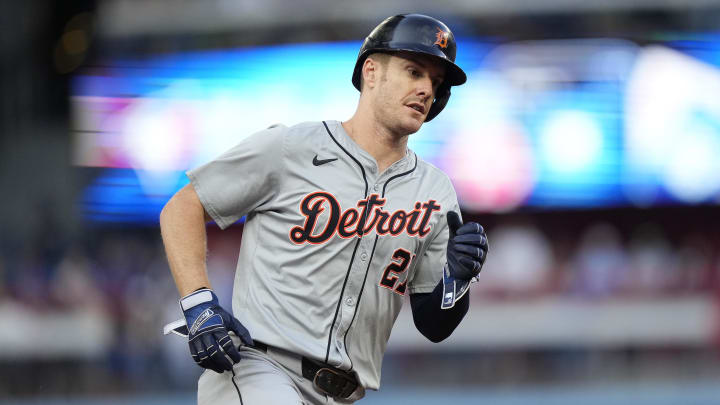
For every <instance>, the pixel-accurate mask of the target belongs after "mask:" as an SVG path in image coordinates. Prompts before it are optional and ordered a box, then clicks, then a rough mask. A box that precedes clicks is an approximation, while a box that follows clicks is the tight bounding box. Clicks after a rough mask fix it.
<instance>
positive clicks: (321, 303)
mask: <svg viewBox="0 0 720 405" xmlns="http://www.w3.org/2000/svg"><path fill="white" fill-rule="evenodd" d="M455 52H456V44H455V38H454V37H453V34H452V32H451V31H450V30H449V29H448V27H447V26H446V25H445V24H443V23H442V22H440V21H438V20H436V19H434V18H431V17H428V16H424V15H419V14H409V15H397V16H393V17H390V18H388V19H386V20H385V21H383V22H382V23H381V24H380V25H378V26H377V27H376V28H375V29H374V30H373V31H372V32H371V33H370V35H369V36H368V37H367V38H366V40H365V42H364V44H363V45H362V48H361V49H360V53H359V56H358V59H357V63H356V66H355V70H354V72H353V76H352V83H353V85H354V86H355V87H356V88H357V89H358V90H360V100H359V103H358V107H357V110H356V112H355V114H354V115H353V116H352V118H350V119H349V120H347V121H345V122H339V121H322V122H308V123H302V124H299V125H295V126H291V127H285V126H281V125H278V126H273V127H270V128H268V129H266V130H263V131H261V132H259V133H256V134H254V135H252V136H250V137H249V138H247V139H245V140H243V141H242V142H240V143H239V144H238V145H237V146H235V147H234V148H232V149H230V150H229V151H227V152H226V153H224V154H223V155H222V156H220V157H218V158H217V159H216V160H214V161H212V162H210V163H208V164H206V165H203V166H201V167H198V168H196V169H194V170H190V171H189V172H188V173H187V175H188V176H189V178H190V180H191V183H190V184H189V185H188V186H186V187H184V188H182V189H181V190H180V191H178V192H177V194H175V195H174V196H173V197H172V199H171V200H170V201H169V202H168V203H167V205H166V206H165V207H164V208H163V211H162V213H161V215H160V225H161V230H162V237H163V241H164V244H165V249H166V252H167V257H168V261H169V264H170V268H171V271H172V274H173V277H174V279H175V283H176V285H177V288H178V290H179V292H180V295H181V297H182V298H181V300H180V307H181V309H182V311H183V314H184V319H183V320H181V321H180V322H178V323H173V324H171V325H168V326H167V327H166V332H169V331H174V332H176V333H179V334H183V335H187V338H188V341H189V346H190V352H191V355H192V358H193V359H194V360H195V362H196V363H197V364H199V365H200V366H201V367H203V368H206V369H207V370H205V372H204V373H203V374H202V376H201V377H200V380H199V382H198V403H199V404H251V405H253V404H320V403H322V404H327V403H351V402H353V401H355V400H358V399H360V398H362V397H363V395H364V393H365V390H366V389H378V387H379V385H380V366H381V361H382V358H383V354H384V352H385V348H386V344H387V341H388V338H389V337H390V331H391V328H392V326H393V323H394V322H395V319H396V317H397V315H398V312H399V311H400V307H401V306H402V303H403V296H405V295H409V296H410V303H411V306H412V313H413V318H414V321H415V325H416V326H417V329H418V330H419V331H420V332H421V333H422V334H423V335H424V336H426V337H427V338H428V339H430V340H431V341H433V342H439V341H441V340H443V339H445V338H446V337H448V336H449V335H450V334H451V333H452V331H453V330H454V329H455V327H456V326H457V325H458V324H459V323H460V321H461V320H462V318H463V317H464V315H465V313H466V312H467V310H468V305H469V301H468V300H469V298H468V295H467V294H465V293H466V292H467V290H468V285H469V284H470V281H471V280H473V279H474V278H475V277H476V276H477V275H478V273H479V272H480V269H481V267H482V265H483V263H484V261H485V257H486V254H487V247H488V245H487V238H486V235H485V232H484V230H483V228H482V226H480V225H479V224H477V223H466V224H464V225H463V224H462V222H461V219H460V217H459V215H458V212H459V208H458V203H457V197H456V194H455V190H454V189H453V187H452V185H451V183H450V180H449V179H448V177H447V176H446V175H445V174H444V173H442V172H441V171H440V170H438V169H437V168H435V167H434V166H432V165H430V164H428V163H426V162H424V161H423V160H422V159H420V158H419V157H418V156H417V155H416V154H415V153H413V152H412V151H411V150H409V149H408V148H407V141H408V136H410V135H411V134H413V133H415V132H417V131H418V130H419V129H420V127H421V126H422V124H423V123H424V122H427V121H430V120H432V119H433V118H434V117H435V116H437V114H438V113H440V112H441V111H442V109H443V108H444V107H445V105H446V103H447V101H448V99H449V97H450V88H451V86H457V85H460V84H463V83H464V82H465V81H466V76H465V73H464V72H463V70H462V69H460V68H459V67H458V66H457V65H456V64H455V63H454V61H455ZM242 216H246V223H245V227H244V231H243V239H242V245H241V247H240V254H239V258H238V263H237V268H236V274H235V281H234V288H233V297H232V314H231V313H230V312H228V311H227V310H226V309H225V308H222V307H221V306H220V305H219V304H218V297H217V296H216V295H215V293H214V292H213V290H212V286H211V285H210V282H209V281H208V277H207V274H206V267H205V253H206V252H205V250H206V234H205V224H206V223H207V222H208V221H210V220H213V221H215V223H216V224H217V225H218V226H220V228H223V229H224V228H227V227H228V226H230V225H231V224H233V223H235V222H236V221H238V220H239V219H240V218H241V217H242Z"/></svg>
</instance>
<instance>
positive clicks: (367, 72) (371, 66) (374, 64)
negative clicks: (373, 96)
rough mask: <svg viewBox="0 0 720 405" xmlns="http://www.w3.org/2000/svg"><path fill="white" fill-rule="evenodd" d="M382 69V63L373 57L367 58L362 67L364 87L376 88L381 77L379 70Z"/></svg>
mask: <svg viewBox="0 0 720 405" xmlns="http://www.w3.org/2000/svg"><path fill="white" fill-rule="evenodd" d="M379 68H380V63H378V61H376V60H375V59H373V57H372V55H370V56H368V57H367V58H365V62H363V65H362V83H363V87H364V86H368V88H371V89H372V88H374V87H375V85H376V83H377V78H378V77H379V76H378V75H379V72H378V69H379Z"/></svg>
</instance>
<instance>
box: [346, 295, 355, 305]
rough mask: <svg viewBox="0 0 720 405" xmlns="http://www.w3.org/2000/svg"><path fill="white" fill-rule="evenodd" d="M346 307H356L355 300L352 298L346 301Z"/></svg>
mask: <svg viewBox="0 0 720 405" xmlns="http://www.w3.org/2000/svg"><path fill="white" fill-rule="evenodd" d="M345 305H347V306H349V307H351V306H353V305H355V300H354V299H352V297H347V298H346V299H345Z"/></svg>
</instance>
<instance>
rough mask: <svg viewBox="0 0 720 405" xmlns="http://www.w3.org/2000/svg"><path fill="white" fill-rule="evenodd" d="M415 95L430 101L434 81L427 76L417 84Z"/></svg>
mask: <svg viewBox="0 0 720 405" xmlns="http://www.w3.org/2000/svg"><path fill="white" fill-rule="evenodd" d="M415 94H416V95H417V96H420V97H422V98H423V100H425V101H427V100H428V99H430V98H431V97H432V94H433V84H432V80H431V79H430V78H429V77H427V76H426V77H423V78H422V79H420V80H417V81H416V82H415Z"/></svg>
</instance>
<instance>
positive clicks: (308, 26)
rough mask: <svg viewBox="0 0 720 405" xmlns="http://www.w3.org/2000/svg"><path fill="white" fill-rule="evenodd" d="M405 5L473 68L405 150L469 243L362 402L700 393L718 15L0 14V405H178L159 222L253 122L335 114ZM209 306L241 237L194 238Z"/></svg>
mask: <svg viewBox="0 0 720 405" xmlns="http://www.w3.org/2000/svg"><path fill="white" fill-rule="evenodd" d="M400 12H422V13H426V14H430V15H433V16H436V17H439V18H441V19H443V20H444V21H445V22H446V23H447V24H448V25H449V26H450V27H452V29H453V30H454V32H455V34H456V36H457V37H458V39H459V58H458V63H459V64H460V66H462V67H463V68H464V69H465V70H466V71H467V72H468V76H469V80H468V83H467V85H465V86H462V87H459V88H456V89H454V90H453V96H452V98H451V101H450V104H449V106H448V108H447V109H446V110H445V111H444V112H443V114H441V115H440V116H439V117H438V118H437V119H436V120H435V121H433V122H432V123H431V124H429V125H427V126H425V127H424V128H423V129H422V130H421V131H420V133H418V134H416V135H413V136H412V137H411V142H410V144H411V148H413V149H414V150H415V151H416V152H418V153H419V154H420V155H421V156H423V157H424V158H425V159H427V160H429V161H431V162H433V163H434V164H435V165H437V166H439V167H441V168H442V169H444V170H445V171H446V172H448V174H450V176H451V177H452V178H453V179H454V181H455V185H456V187H457V190H458V193H459V196H460V199H461V204H462V206H463V210H464V211H463V212H464V216H465V217H466V218H472V219H474V220H477V221H479V222H481V223H483V224H485V225H487V228H488V229H489V237H490V241H491V251H490V252H491V253H490V255H489V258H488V262H487V263H486V267H485V269H484V270H483V274H482V275H481V278H480V280H481V282H480V283H479V284H477V285H475V286H474V288H473V289H472V290H471V294H472V296H471V302H472V308H471V310H470V313H469V315H468V317H467V319H466V320H465V321H464V322H463V324H462V325H461V326H460V327H459V329H458V330H457V331H456V332H455V334H454V335H453V336H452V337H451V338H449V339H448V340H447V341H445V342H443V343H441V344H431V343H429V342H426V341H424V340H423V338H422V337H421V336H420V334H419V333H418V332H416V331H415V330H414V327H413V326H412V321H411V318H410V317H409V314H408V313H407V312H403V313H402V314H401V316H400V318H399V319H398V322H397V325H396V328H395V330H394V331H393V335H392V337H391V342H390V346H389V350H388V354H387V356H386V359H385V362H384V365H383V385H382V388H381V391H380V392H379V393H370V394H369V395H368V397H367V399H365V400H363V401H362V403H367V404H385V403H387V404H389V403H397V402H399V401H406V402H410V403H418V404H423V403H428V404H429V403H437V402H443V403H448V402H449V403H454V404H461V403H462V404H486V403H487V404H528V403H534V404H577V403H585V404H601V403H602V404H605V403H615V404H717V403H720V385H719V384H718V382H720V234H719V232H718V229H720V226H719V225H720V23H718V21H720V1H717V0H692V1H691V0H686V1H682V2H679V1H670V0H642V1H641V0H635V1H633V2H628V1H620V0H607V1H603V2H589V1H586V2H576V1H568V0H537V1H534V2H526V1H521V0H504V1H496V0H485V1H471V0H464V1H454V2H431V1H426V0H423V1H411V0H404V1H396V2H381V1H378V0H372V1H365V2H349V1H328V0H302V1H295V2H285V1H281V0H265V1H262V2H257V1H251V0H207V1H190V0H175V1H173V0H145V1H139V0H97V1H93V0H84V1H74V2H63V1H55V2H52V1H42V0H28V1H21V2H20V1H18V2H16V1H10V0H6V1H3V2H1V3H0V15H1V16H2V21H3V23H2V24H0V30H2V35H0V58H1V60H2V64H1V66H2V76H1V78H0V103H1V104H0V117H1V122H0V128H1V129H2V131H1V132H0V187H1V188H0V189H1V190H3V197H2V199H0V201H1V204H2V210H0V403H4V404H41V403H42V404H65V403H78V404H96V403H97V404H121V403H122V404H169V403H173V404H190V403H194V402H195V393H194V390H195V382H196V378H197V375H198V374H199V369H198V368H197V367H196V366H195V365H194V364H193V363H192V361H191V360H190V358H189V356H188V354H187V352H186V351H187V349H186V347H185V343H184V342H182V341H181V340H180V339H174V338H170V337H163V336H161V328H162V325H163V324H164V323H166V322H168V321H171V320H174V319H176V318H177V317H178V316H179V310H178V308H177V298H178V297H177V292H176V290H175V288H174V285H173V283H172V278H171V276H170V273H169V270H168V268H167V264H166V261H165V258H164V253H163V251H162V244H161V241H160V237H159V230H158V224H157V216H158V213H159V211H160V209H161V207H162V205H163V204H164V203H165V201H167V199H168V198H169V197H170V195H172V193H173V192H174V191H175V190H177V189H178V188H180V187H181V186H182V185H184V184H185V183H186V182H187V180H186V178H185V176H184V174H183V172H184V170H186V169H188V168H190V167H193V166H196V165H198V164H200V163H203V162H206V161H208V160H210V159H212V158H213V157H214V156H216V155H218V154H219V153H220V152H222V151H223V150H225V149H227V148H228V147H230V146H232V145H234V144H235V143H236V142H238V141H239V140H240V139H242V138H243V137H245V136H247V135H249V134H251V133H252V132H254V131H256V130H259V129H262V128H263V127H266V126H268V125H270V124H273V123H277V122H282V123H285V124H288V125H289V124H294V123H297V122H301V121H309V120H321V119H340V120H343V119H347V118H349V117H350V115H351V114H352V112H353V111H354V107H355V103H356V99H357V92H356V91H355V89H354V88H353V87H352V86H351V84H350V76H351V72H352V67H353V65H354V61H355V57H356V54H357V50H358V49H359V46H360V43H361V40H362V39H363V38H364V35H366V34H367V33H368V31H369V30H370V29H371V28H372V27H374V26H375V25H376V24H377V23H379V22H380V21H381V20H382V19H383V18H385V17H387V16H389V15H392V14H396V13H400ZM209 231H210V234H209V245H210V257H209V270H210V275H211V279H212V280H213V283H214V286H215V288H216V289H217V290H219V291H220V294H219V295H220V296H221V297H224V299H226V300H229V298H230V281H229V280H230V279H231V277H232V271H233V268H234V263H235V258H236V255H237V250H238V246H239V243H240V239H241V235H242V223H238V224H237V225H235V226H233V227H232V228H231V229H230V230H227V231H224V232H220V231H219V230H217V228H214V227H211V228H210V229H209Z"/></svg>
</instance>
